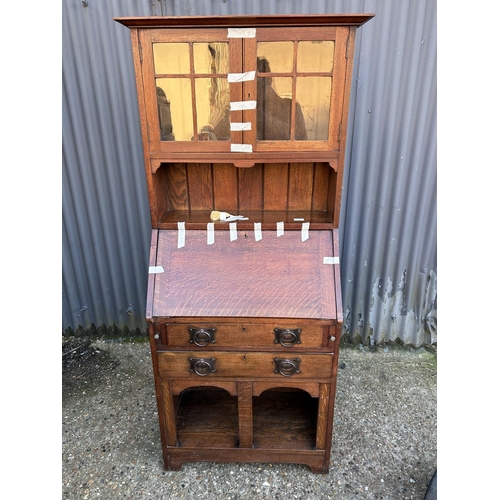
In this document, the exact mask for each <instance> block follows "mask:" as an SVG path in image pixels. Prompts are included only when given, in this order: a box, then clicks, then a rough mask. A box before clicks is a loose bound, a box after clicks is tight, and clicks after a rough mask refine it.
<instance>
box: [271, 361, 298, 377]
mask: <svg viewBox="0 0 500 500" xmlns="http://www.w3.org/2000/svg"><path fill="white" fill-rule="evenodd" d="M274 373H279V374H280V375H283V377H291V376H292V375H295V374H296V373H300V358H291V359H290V358H274Z"/></svg>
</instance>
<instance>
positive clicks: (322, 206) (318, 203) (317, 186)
mask: <svg viewBox="0 0 500 500" xmlns="http://www.w3.org/2000/svg"><path fill="white" fill-rule="evenodd" d="M330 170H331V171H332V173H333V169H331V168H330V167H329V165H328V164H327V163H316V164H315V165H314V184H313V194H312V209H313V210H326V207H327V201H328V182H329V174H330Z"/></svg>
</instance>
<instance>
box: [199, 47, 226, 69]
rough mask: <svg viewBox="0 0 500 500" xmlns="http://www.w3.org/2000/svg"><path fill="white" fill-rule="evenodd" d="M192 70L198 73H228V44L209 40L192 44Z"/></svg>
mask: <svg viewBox="0 0 500 500" xmlns="http://www.w3.org/2000/svg"><path fill="white" fill-rule="evenodd" d="M193 55H194V72H195V73H198V74H200V73H201V74H219V75H220V74H223V75H225V74H227V73H229V71H228V68H229V44H228V43H227V42H210V43H195V44H193Z"/></svg>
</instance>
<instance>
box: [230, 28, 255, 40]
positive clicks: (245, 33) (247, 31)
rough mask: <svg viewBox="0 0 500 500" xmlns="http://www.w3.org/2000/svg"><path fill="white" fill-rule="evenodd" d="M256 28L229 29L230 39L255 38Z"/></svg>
mask: <svg viewBox="0 0 500 500" xmlns="http://www.w3.org/2000/svg"><path fill="white" fill-rule="evenodd" d="M255 33H256V30H255V28H228V29H227V37H228V38H255Z"/></svg>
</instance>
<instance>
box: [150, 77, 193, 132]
mask: <svg viewBox="0 0 500 500" xmlns="http://www.w3.org/2000/svg"><path fill="white" fill-rule="evenodd" d="M156 95H157V98H158V114H159V118H160V134H161V140H162V141H167V140H170V141H173V140H175V141H190V140H191V139H192V137H193V109H192V105H191V80H190V79H189V78H157V79H156ZM168 111H169V112H168ZM169 115H170V123H169V120H168V117H169Z"/></svg>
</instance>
